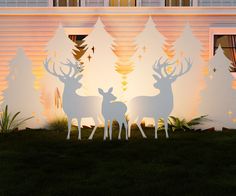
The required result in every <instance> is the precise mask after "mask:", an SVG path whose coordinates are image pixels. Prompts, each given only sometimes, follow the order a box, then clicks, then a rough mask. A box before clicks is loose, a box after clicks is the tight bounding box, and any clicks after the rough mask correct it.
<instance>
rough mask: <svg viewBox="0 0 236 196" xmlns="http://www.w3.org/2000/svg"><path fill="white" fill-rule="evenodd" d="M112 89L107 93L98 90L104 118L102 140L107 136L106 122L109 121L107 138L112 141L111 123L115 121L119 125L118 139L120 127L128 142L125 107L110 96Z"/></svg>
mask: <svg viewBox="0 0 236 196" xmlns="http://www.w3.org/2000/svg"><path fill="white" fill-rule="evenodd" d="M112 91H113V88H109V90H108V91H107V92H104V91H103V90H102V89H100V88H99V89H98V92H99V94H100V95H102V96H103V100H102V115H103V117H104V120H105V123H104V140H105V139H106V137H105V136H108V121H110V128H109V136H110V140H112V122H113V121H114V120H116V121H117V122H118V124H119V135H118V139H119V140H120V139H121V130H122V125H123V124H124V127H125V138H126V140H128V127H127V122H126V119H125V113H126V112H127V106H126V105H125V104H124V103H123V102H118V101H115V100H116V99H117V98H116V97H115V96H114V95H113V94H112Z"/></svg>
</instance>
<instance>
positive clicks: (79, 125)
mask: <svg viewBox="0 0 236 196" xmlns="http://www.w3.org/2000/svg"><path fill="white" fill-rule="evenodd" d="M78 140H81V119H78Z"/></svg>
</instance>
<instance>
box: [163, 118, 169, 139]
mask: <svg viewBox="0 0 236 196" xmlns="http://www.w3.org/2000/svg"><path fill="white" fill-rule="evenodd" d="M164 123H165V132H166V138H169V135H168V118H166V119H164Z"/></svg>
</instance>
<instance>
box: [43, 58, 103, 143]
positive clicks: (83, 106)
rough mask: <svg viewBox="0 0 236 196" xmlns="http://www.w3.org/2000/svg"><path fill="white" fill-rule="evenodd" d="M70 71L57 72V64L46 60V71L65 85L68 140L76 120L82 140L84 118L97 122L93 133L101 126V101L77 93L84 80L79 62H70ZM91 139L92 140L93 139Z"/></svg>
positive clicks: (64, 95)
mask: <svg viewBox="0 0 236 196" xmlns="http://www.w3.org/2000/svg"><path fill="white" fill-rule="evenodd" d="M64 65H65V66H67V67H68V68H69V69H68V70H67V71H65V70H63V68H60V71H56V69H55V63H53V62H50V60H49V59H47V60H45V62H44V67H45V69H46V70H47V71H48V72H49V73H50V74H52V75H53V76H55V77H57V78H58V79H59V80H60V81H61V82H62V83H63V84H64V91H63V110H64V112H65V114H66V116H67V119H68V134H67V139H70V132H71V122H72V120H73V119H76V120H77V122H78V132H79V133H78V139H79V140H80V139H81V120H82V119H83V118H92V119H93V120H94V122H95V126H94V128H93V131H92V132H93V133H94V132H95V130H96V128H97V126H98V125H99V117H101V116H102V115H101V99H100V97H97V96H81V95H79V94H77V93H76V91H77V90H78V89H80V88H81V87H82V84H81V83H80V80H81V78H82V76H83V75H82V74H80V72H81V69H82V68H81V65H78V62H76V63H73V62H71V61H70V60H68V62H67V63H66V64H64ZM89 139H92V138H91V137H90V138H89Z"/></svg>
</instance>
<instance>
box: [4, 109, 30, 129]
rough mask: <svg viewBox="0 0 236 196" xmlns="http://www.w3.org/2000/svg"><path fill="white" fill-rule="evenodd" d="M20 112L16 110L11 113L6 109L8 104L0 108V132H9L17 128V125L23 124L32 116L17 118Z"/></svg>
mask: <svg viewBox="0 0 236 196" xmlns="http://www.w3.org/2000/svg"><path fill="white" fill-rule="evenodd" d="M19 114H20V112H17V113H15V114H13V115H12V114H11V113H9V111H8V105H6V106H5V108H4V109H2V111H1V113H0V131H1V133H6V132H10V131H12V130H15V129H17V128H18V127H19V126H21V125H23V124H24V123H25V121H27V120H30V119H31V118H33V117H29V118H20V119H17V117H18V116H19Z"/></svg>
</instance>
